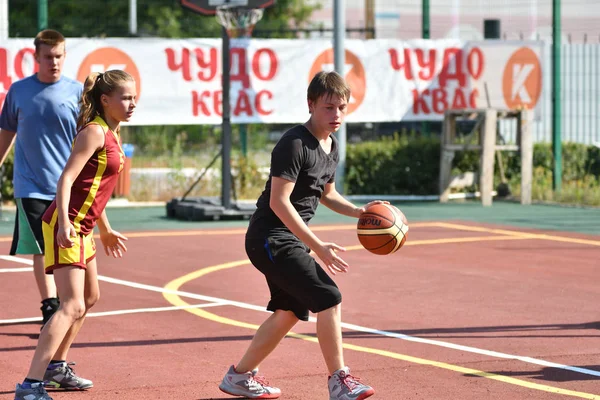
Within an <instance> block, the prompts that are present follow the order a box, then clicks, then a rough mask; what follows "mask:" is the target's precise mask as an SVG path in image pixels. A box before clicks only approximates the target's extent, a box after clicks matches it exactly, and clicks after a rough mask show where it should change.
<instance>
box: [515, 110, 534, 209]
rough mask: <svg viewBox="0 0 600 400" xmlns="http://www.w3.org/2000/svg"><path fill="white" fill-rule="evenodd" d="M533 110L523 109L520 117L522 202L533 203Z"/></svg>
mask: <svg viewBox="0 0 600 400" xmlns="http://www.w3.org/2000/svg"><path fill="white" fill-rule="evenodd" d="M531 114H532V111H530V110H521V112H520V113H519V117H518V121H517V122H518V127H517V129H519V130H520V135H518V136H520V138H521V143H519V147H520V150H521V204H525V205H529V204H531V181H532V179H533V140H532V137H531V117H532V115H531Z"/></svg>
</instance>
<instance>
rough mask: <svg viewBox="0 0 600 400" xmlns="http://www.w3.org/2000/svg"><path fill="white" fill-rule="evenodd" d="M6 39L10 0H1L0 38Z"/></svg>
mask: <svg viewBox="0 0 600 400" xmlns="http://www.w3.org/2000/svg"><path fill="white" fill-rule="evenodd" d="M5 39H8V0H0V40H5ZM5 89H8V88H5Z"/></svg>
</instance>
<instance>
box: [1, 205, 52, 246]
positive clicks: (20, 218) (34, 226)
mask: <svg viewBox="0 0 600 400" xmlns="http://www.w3.org/2000/svg"><path fill="white" fill-rule="evenodd" d="M15 202H16V203H17V215H16V217H15V232H14V234H13V241H12V246H11V247H10V254H11V255H13V256H14V255H16V254H44V236H43V234H42V215H44V212H45V211H46V209H47V208H48V207H49V206H50V204H52V200H41V199H26V198H23V199H15Z"/></svg>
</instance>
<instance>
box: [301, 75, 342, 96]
mask: <svg viewBox="0 0 600 400" xmlns="http://www.w3.org/2000/svg"><path fill="white" fill-rule="evenodd" d="M331 95H335V96H338V97H340V98H342V99H346V101H350V86H348V84H347V83H346V81H345V80H344V78H342V76H341V75H340V74H338V73H337V72H335V71H331V72H325V71H321V72H317V74H316V75H315V76H314V77H313V79H312V81H311V82H310V84H309V85H308V91H307V96H306V97H307V98H308V100H310V101H312V102H316V101H317V100H319V99H320V98H321V97H323V96H331Z"/></svg>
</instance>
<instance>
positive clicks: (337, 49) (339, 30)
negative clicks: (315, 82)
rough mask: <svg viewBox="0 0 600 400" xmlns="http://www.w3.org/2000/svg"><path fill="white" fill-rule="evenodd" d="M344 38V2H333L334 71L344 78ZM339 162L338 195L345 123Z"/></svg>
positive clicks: (343, 130)
mask: <svg viewBox="0 0 600 400" xmlns="http://www.w3.org/2000/svg"><path fill="white" fill-rule="evenodd" d="M345 36H346V14H345V4H344V0H334V2H333V60H334V65H335V66H334V68H335V71H336V72H337V73H338V74H340V75H341V76H343V77H346V73H345V71H344V64H345V63H346V54H345V51H346V50H345V45H344V38H345ZM336 135H337V139H338V143H339V146H340V147H339V156H340V161H339V163H338V166H337V170H336V172H335V188H336V190H337V191H338V192H339V193H342V194H343V193H344V178H345V173H346V123H345V122H344V123H343V124H342V125H341V126H340V128H339V129H338V131H337V134H336Z"/></svg>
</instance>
